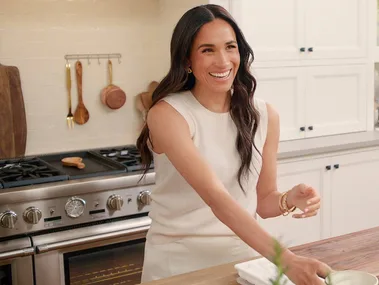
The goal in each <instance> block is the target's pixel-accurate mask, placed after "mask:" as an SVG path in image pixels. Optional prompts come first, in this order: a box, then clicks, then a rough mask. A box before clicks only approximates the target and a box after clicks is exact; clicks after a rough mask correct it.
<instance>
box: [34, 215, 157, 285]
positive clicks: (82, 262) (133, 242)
mask: <svg viewBox="0 0 379 285" xmlns="http://www.w3.org/2000/svg"><path fill="white" fill-rule="evenodd" d="M150 223H151V220H150V218H149V217H147V216H146V217H140V218H133V219H131V220H124V221H117V222H111V223H104V224H100V225H99V224H97V225H93V226H89V227H82V228H77V229H70V230H66V231H60V232H54V233H49V234H44V235H39V236H34V237H32V239H33V243H34V245H35V246H36V249H37V254H36V256H35V275H36V283H37V285H40V284H41V285H43V284H56V285H59V284H60V285H77V284H96V285H97V284H101V285H106V284H128V285H133V284H139V283H140V281H141V271H142V265H143V257H144V248H145V238H146V233H147V230H148V229H149V227H150Z"/></svg>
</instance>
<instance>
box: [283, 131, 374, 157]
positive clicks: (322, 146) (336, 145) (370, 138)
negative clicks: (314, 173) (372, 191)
mask: <svg viewBox="0 0 379 285" xmlns="http://www.w3.org/2000/svg"><path fill="white" fill-rule="evenodd" d="M375 146H379V131H369V132H359V133H350V134H343V135H333V136H325V137H317V138H307V139H299V140H292V141H283V142H280V143H279V151H278V159H285V158H293V157H298V156H304V155H315V154H323V153H328V152H335V151H344V150H349V149H357V148H365V147H375Z"/></svg>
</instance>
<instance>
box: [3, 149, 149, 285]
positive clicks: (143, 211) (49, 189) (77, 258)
mask: <svg viewBox="0 0 379 285" xmlns="http://www.w3.org/2000/svg"><path fill="white" fill-rule="evenodd" d="M72 156H75V157H81V158H82V159H83V163H84V164H85V165H86V166H85V168H84V169H79V168H75V167H67V166H63V165H62V163H61V160H62V158H64V157H72ZM141 173H142V172H141V163H140V157H139V155H138V151H137V150H136V148H135V147H134V146H123V147H119V148H111V149H97V150H91V151H82V152H72V153H60V154H52V155H44V156H40V157H31V158H24V159H19V160H17V159H13V160H2V161H0V185H1V187H3V189H0V285H3V284H7V285H14V284H20V285H29V284H38V285H40V284H41V285H44V284H46V285H47V284H62V285H63V284H65V285H69V284H115V283H119V284H123V283H122V282H125V284H126V283H127V284H138V283H139V282H140V273H141V268H142V262H143V250H144V241H145V236H146V232H147V230H148V228H149V226H150V219H149V217H148V216H147V215H148V212H149V204H150V196H149V195H150V191H151V188H152V186H153V184H154V177H155V174H154V172H153V169H151V171H150V172H149V173H148V174H147V175H146V176H145V178H144V179H143V180H141V181H139V180H140V178H141ZM10 243H13V244H15V245H14V246H13V247H9V246H8V247H5V245H9V244H10ZM3 249H5V250H3ZM32 264H33V266H32ZM25 266H26V267H28V266H32V267H33V268H28V269H27V270H26V269H25ZM25 272H32V273H30V274H27V275H28V277H26V276H25V275H26V274H25ZM9 275H11V277H9ZM2 276H3V277H2ZM25 278H26V279H28V281H25ZM2 280H3V281H2ZM2 282H3V283H2Z"/></svg>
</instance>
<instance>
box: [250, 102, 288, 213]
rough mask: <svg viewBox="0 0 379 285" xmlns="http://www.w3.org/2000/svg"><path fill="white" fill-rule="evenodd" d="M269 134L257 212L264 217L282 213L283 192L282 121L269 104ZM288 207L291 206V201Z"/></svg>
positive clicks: (259, 183) (260, 176)
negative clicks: (278, 162) (279, 165)
mask: <svg viewBox="0 0 379 285" xmlns="http://www.w3.org/2000/svg"><path fill="white" fill-rule="evenodd" d="M266 106H267V115H268V125H267V136H266V142H265V145H264V147H263V153H262V159H263V162H262V169H261V173H260V175H259V179H258V184H257V197H258V206H257V214H258V215H259V216H260V217H261V218H262V219H267V218H271V217H277V216H280V215H281V214H282V212H281V211H280V208H279V198H280V195H281V193H280V192H278V191H277V182H276V177H277V165H276V160H277V153H278V146H279V135H280V127H279V126H280V122H279V115H278V113H277V112H276V111H275V109H274V108H273V107H272V106H271V105H270V104H267V103H266ZM288 207H289V208H291V207H292V205H290V201H289V202H288Z"/></svg>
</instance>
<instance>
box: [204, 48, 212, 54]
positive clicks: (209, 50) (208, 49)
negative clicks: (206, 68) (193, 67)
mask: <svg viewBox="0 0 379 285" xmlns="http://www.w3.org/2000/svg"><path fill="white" fill-rule="evenodd" d="M202 52H203V53H206V52H212V49H210V48H206V49H203V51H202Z"/></svg>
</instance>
